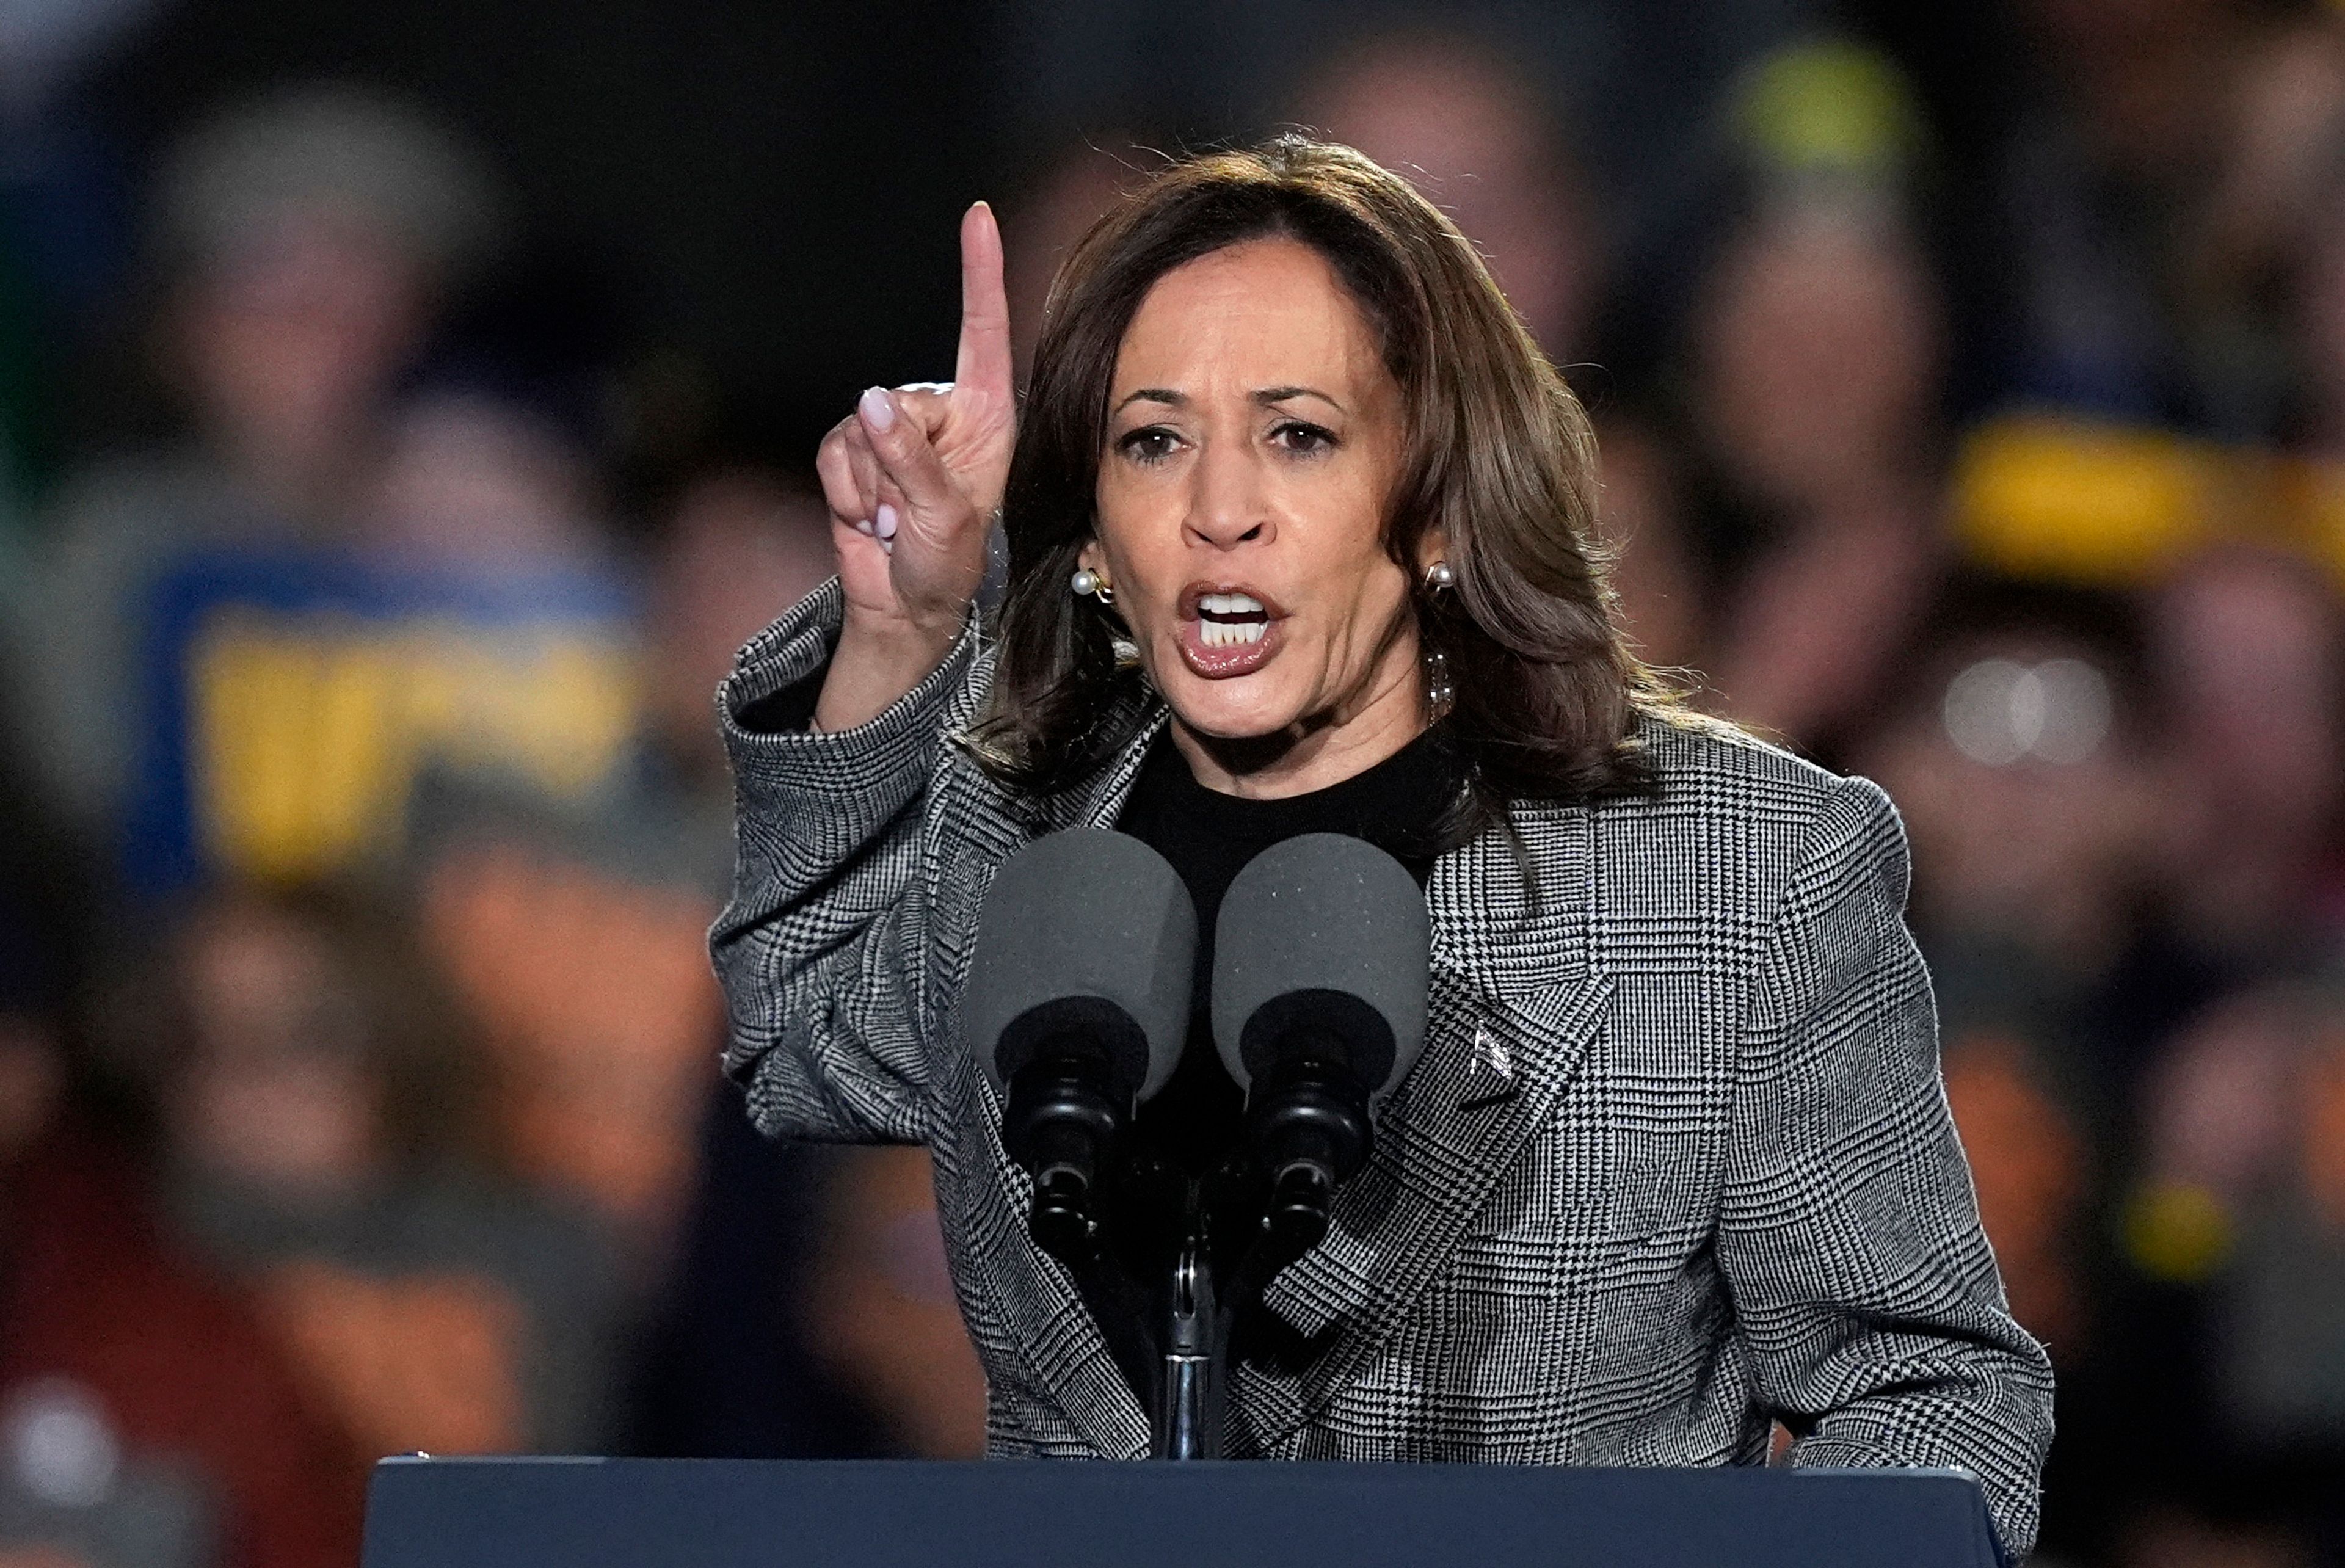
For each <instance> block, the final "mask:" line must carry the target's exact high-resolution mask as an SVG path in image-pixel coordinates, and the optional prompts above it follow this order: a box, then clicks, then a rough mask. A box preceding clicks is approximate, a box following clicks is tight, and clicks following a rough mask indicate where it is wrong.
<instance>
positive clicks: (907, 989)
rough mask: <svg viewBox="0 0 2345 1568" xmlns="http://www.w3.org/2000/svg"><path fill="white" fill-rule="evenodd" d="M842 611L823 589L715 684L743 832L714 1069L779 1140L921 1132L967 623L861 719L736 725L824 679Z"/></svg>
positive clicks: (967, 659)
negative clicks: (780, 726)
mask: <svg viewBox="0 0 2345 1568" xmlns="http://www.w3.org/2000/svg"><path fill="white" fill-rule="evenodd" d="M844 605H845V601H844V598H843V596H842V595H841V593H840V592H839V586H838V582H837V579H835V578H834V579H833V580H832V581H831V582H828V583H826V584H825V585H824V586H823V587H821V588H819V589H817V590H816V591H815V592H813V593H811V594H809V595H808V596H807V598H806V599H805V600H804V601H802V602H800V603H799V604H797V607H795V608H794V609H792V610H791V611H790V612H789V613H788V614H787V615H785V616H783V617H782V619H781V620H779V621H777V622H775V623H774V624H773V625H772V626H771V627H769V628H767V629H766V631H765V632H761V633H759V634H758V636H757V637H756V639H755V640H754V641H753V642H750V644H749V645H748V646H747V647H746V649H744V650H743V651H742V653H741V657H740V661H739V663H738V664H737V665H736V668H735V670H734V673H733V674H732V677H731V678H730V679H729V680H727V681H726V683H725V686H724V688H723V690H722V691H721V692H719V693H718V696H717V704H718V707H719V709H720V711H721V713H720V723H722V725H723V727H724V731H725V742H726V749H727V751H728V752H729V753H730V754H731V757H732V763H733V775H734V814H735V829H734V831H735V834H736V840H737V848H736V863H735V870H734V880H733V895H732V899H731V901H730V902H729V903H728V904H727V905H726V908H725V910H724V913H723V914H721V915H720V916H718V917H717V920H716V926H715V927H714V928H713V929H712V930H711V931H710V933H709V950H710V954H711V956H713V957H714V959H715V960H716V976H717V979H718V980H719V982H720V983H721V984H722V985H723V986H724V990H725V1001H726V1017H727V1019H728V1021H729V1025H730V1036H729V1038H728V1041H727V1044H726V1052H725V1066H726V1071H727V1072H728V1073H730V1074H731V1075H732V1076H733V1077H734V1078H735V1079H736V1080H737V1081H738V1082H740V1083H741V1085H742V1086H743V1087H745V1088H746V1090H747V1093H748V1100H749V1114H750V1117H751V1118H752V1119H753V1120H754V1121H755V1122H756V1124H757V1126H758V1127H759V1128H761V1129H763V1130H764V1131H765V1132H766V1133H767V1134H769V1135H771V1136H773V1137H777V1138H815V1139H823V1140H827V1141H834V1142H860V1143H918V1142H920V1141H923V1140H924V1139H925V1138H926V1137H927V1133H928V1118H929V1060H928V1057H927V1054H926V1050H925V1043H924V1041H923V1040H922V1038H921V1031H920V1025H919V1017H920V1012H919V985H920V976H921V974H922V971H923V965H922V955H923V953H924V951H925V948H926V944H927V890H926V888H925V886H924V885H923V882H922V880H921V878H920V875H919V865H920V856H921V832H920V827H921V819H922V814H923V810H924V808H925V806H926V804H927V802H928V799H929V787H930V780H931V777H932V775H933V774H935V772H936V769H937V765H938V754H939V749H940V748H941V746H942V744H943V736H944V733H945V731H946V729H947V727H948V726H949V724H950V723H954V722H956V721H957V720H958V718H959V716H960V714H961V713H962V712H963V710H964V709H965V707H966V703H965V699H966V697H967V696H968V694H969V690H970V688H971V681H972V675H973V673H975V671H976V668H977V646H978V633H977V622H976V619H975V616H974V614H973V613H972V616H971V619H970V622H969V627H968V629H966V630H965V631H964V632H963V633H962V636H961V640H960V642H959V643H958V644H956V645H955V647H954V649H953V651H952V652H951V653H949V655H947V657H946V659H945V661H944V663H941V664H940V665H939V666H938V667H937V669H936V670H935V671H934V672H932V673H930V674H929V676H928V678H927V679H926V680H924V681H922V682H921V683H920V684H919V686H917V687H915V688H914V689H913V690H912V691H911V692H910V693H907V694H906V695H905V696H904V697H902V698H900V699H899V700H898V701H897V703H895V704H894V705H893V706H891V707H889V708H888V710H887V711H886V712H884V713H880V714H879V715H878V717H877V718H874V719H872V720H871V721H870V722H869V723H864V724H860V725H858V726H857V727H856V728H854V729H851V730H842V731H839V732H837V733H811V732H809V731H806V730H770V731H769V730H760V729H756V728H752V727H748V726H746V725H745V724H744V723H743V714H744V713H746V712H748V711H749V710H751V709H752V707H753V705H754V704H756V703H761V702H763V701H764V700H765V699H766V698H769V697H772V696H774V695H775V694H776V693H781V692H785V691H787V689H789V688H790V687H792V686H794V685H797V684H798V683H801V682H806V681H809V680H812V679H814V678H816V677H817V676H818V675H819V673H821V671H822V669H823V667H824V666H825V664H826V663H827V662H828V660H829V657H830V650H831V648H832V646H833V645H834V644H835V643H836V642H837V637H838V629H839V622H840V618H841V615H842V613H843V611H844Z"/></svg>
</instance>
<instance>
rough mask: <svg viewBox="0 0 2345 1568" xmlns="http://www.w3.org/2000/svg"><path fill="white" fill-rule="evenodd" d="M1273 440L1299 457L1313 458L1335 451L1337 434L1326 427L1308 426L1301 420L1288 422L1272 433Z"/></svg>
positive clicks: (1284, 422) (1282, 423)
mask: <svg viewBox="0 0 2345 1568" xmlns="http://www.w3.org/2000/svg"><path fill="white" fill-rule="evenodd" d="M1270 439H1271V440H1272V441H1273V442H1274V444H1276V445H1278V446H1282V447H1284V448H1285V449H1286V450H1288V451H1291V452H1294V453H1295V454H1297V455H1298V456H1312V455H1315V454H1317V453H1319V452H1324V451H1333V450H1335V432H1334V431H1333V430H1327V429H1326V428H1325V427H1324V426H1320V425H1313V424H1306V423H1304V421H1303V420H1284V421H1283V422H1281V423H1280V425H1279V426H1278V428H1277V429H1276V430H1273V431H1271V432H1270Z"/></svg>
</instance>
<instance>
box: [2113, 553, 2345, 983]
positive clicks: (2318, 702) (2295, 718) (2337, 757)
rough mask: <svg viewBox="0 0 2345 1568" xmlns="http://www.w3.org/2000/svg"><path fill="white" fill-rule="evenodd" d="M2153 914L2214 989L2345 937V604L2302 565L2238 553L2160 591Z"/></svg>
mask: <svg viewBox="0 0 2345 1568" xmlns="http://www.w3.org/2000/svg"><path fill="white" fill-rule="evenodd" d="M2150 629H2151V642H2150V652H2151V657H2152V661H2153V666H2152V667H2153V673H2154V675H2155V677H2156V680H2157V689H2158V693H2159V718H2160V739H2161V749H2162V751H2163V754H2164V770H2163V777H2162V778H2161V781H2160V783H2161V789H2160V796H2161V800H2162V802H2163V804H2164V806H2165V811H2166V818H2167V820H2166V822H2165V824H2164V845H2163V853H2164V857H2165V866H2164V899H2165V904H2166V906H2167V911H2168V917H2169V924H2170V927H2171V931H2170V936H2171V939H2172V943H2173V946H2174V948H2175V954H2174V957H2175V958H2176V960H2177V961H2178V962H2179V963H2180V964H2182V965H2183V966H2186V967H2187V968H2188V970H2191V971H2194V972H2196V973H2197V974H2198V975H2199V976H2201V983H2202V984H2203V985H2204V986H2206V987H2207V990H2206V991H2203V992H2201V994H2200V996H2198V997H2184V998H2182V1000H2181V1001H2180V1002H2179V1003H2178V1007H2177V1012H2180V1011H2184V1010H2188V1008H2189V1007H2193V1006H2195V1005H2196V1003H2197V1002H2198V1001H2199V1000H2203V999H2204V997H2205V996H2207V995H2209V994H2211V992H2212V991H2213V990H2215V989H2218V988H2221V987H2223V986H2228V985H2235V984H2238V983H2240V982H2243V981H2246V980H2251V979H2255V978H2258V977H2260V976H2265V975H2269V974H2274V973H2279V974H2287V973H2291V972H2294V973H2302V972H2303V971H2304V970H2305V969H2306V968H2308V967H2309V966H2313V965H2316V964H2318V963H2319V962H2320V960H2321V959H2322V958H2323V957H2325V956H2328V955H2329V954H2330V953H2332V952H2333V951H2335V949H2336V946H2337V944H2338V943H2339V941H2340V936H2345V860H2340V847H2345V845H2340V830H2341V829H2345V604H2340V599H2339V596H2338V593H2337V591H2336V588H2335V586H2334V584H2333V583H2332V582H2331V581H2330V579H2329V578H2327V577H2326V576H2325V575H2323V574H2322V573H2321V572H2320V570H2319V569H2318V568H2316V567H2315V566H2313V565H2312V564H2311V563H2309V562H2307V561H2301V560H2299V559H2297V558H2295V557H2291V556H2286V555H2279V554H2274V553H2269V552H2265V551H2255V550H2249V549H2246V548H2220V549H2216V550H2212V551H2207V552H2205V553H2202V554H2200V555H2198V556H2197V557H2196V558H2194V559H2193V560H2191V561H2188V562H2187V563H2186V564H2185V565H2184V566H2183V567H2182V568H2181V569H2180V570H2179V571H2178V572H2177V573H2176V574H2175V575H2174V576H2173V578H2172V579H2171V580H2170V581H2169V582H2167V583H2166V584H2165V585H2164V586H2163V587H2162V588H2161V589H2160V590H2159V591H2158V592H2157V596H2156V597H2155V599H2154V600H2153V602H2152V605H2151V612H2150Z"/></svg>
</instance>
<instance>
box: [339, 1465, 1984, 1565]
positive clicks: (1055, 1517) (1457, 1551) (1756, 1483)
mask: <svg viewBox="0 0 2345 1568" xmlns="http://www.w3.org/2000/svg"><path fill="white" fill-rule="evenodd" d="M1995 1561H1996V1557H1995V1543H1994V1537H1993V1534H1992V1533H1991V1532H1990V1530H1989V1527H1988V1524H1987V1516H1986V1507H1985V1502H1983V1501H1982V1499H1981V1497H1980V1495H1979V1489H1978V1485H1977V1483H1976V1482H1974V1481H1973V1480H1972V1479H1971V1478H1970V1477H1968V1476H1966V1475H1964V1474H1962V1473H1960V1472H1954V1471H1942V1470H1939V1471H1933V1470H1880V1471H1858V1470H1802V1471H1784V1470H1626V1469H1620V1470H1609V1469H1608V1470H1559V1469H1546V1468H1538V1467H1532V1466H1516V1465H1446V1464H1426V1465H1412V1464H1265V1463H1247V1462H1220V1463H1194V1464H1161V1463H1160V1464H1108V1463H1093V1464H1081V1463H1051V1462H1041V1461H990V1462H969V1463H911V1462H782V1461H769V1462H759V1461H745V1460H604V1459H425V1458H421V1457H420V1456H419V1457H416V1458H410V1459H388V1460H385V1461H383V1462H382V1463H381V1464H380V1465H378V1466H377V1467H376V1468H375V1472H374V1482H373V1485H372V1487H371V1492H370V1494H369V1501H368V1507H367V1522H366V1551H365V1555H364V1559H363V1568H687V1565H688V1568H753V1565H754V1568H849V1565H853V1568H880V1565H887V1568H895V1565H899V1564H900V1565H902V1568H947V1565H949V1568H990V1565H993V1564H1002V1565H1004V1568H1008V1565H1011V1564H1015V1565H1017V1568H1199V1565H1201V1564H1227V1565H1231V1568H1235V1565H1237V1564H1244V1565H1245V1568H1337V1565H1339V1564H1340V1565H1341V1568H1427V1565H1429V1564H1436V1563H1468V1564H1472V1565H1473V1568H1513V1565H1516V1564H1521V1565H1523V1568H1530V1565H1531V1564H1537V1565H1538V1568H1579V1565H1585V1568H1599V1565H1600V1568H1692V1565H1695V1564H1699V1565H1700V1568H1722V1565H1727V1564H1732V1565H1734V1568H1995Z"/></svg>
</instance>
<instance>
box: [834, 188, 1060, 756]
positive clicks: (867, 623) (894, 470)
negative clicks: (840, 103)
mask: <svg viewBox="0 0 2345 1568" xmlns="http://www.w3.org/2000/svg"><path fill="white" fill-rule="evenodd" d="M1010 374H1011V373H1010V304H1009V300H1008V298H1007V297H1006V296H1005V295H1004V293H1003V291H1002V283H1001V232H1000V228H997V227H996V225H995V223H994V221H993V212H992V209H991V208H990V207H987V206H986V205H985V204H984V203H983V202H980V203H978V204H977V205H976V206H974V207H970V208H969V211H968V213H967V214H966V215H965V216H964V217H962V218H961V224H960V349H959V354H958V355H957V357H956V364H955V367H954V379H953V380H952V381H951V382H950V383H949V384H947V385H942V386H939V385H928V386H917V387H899V388H898V389H895V390H893V391H889V390H888V389H884V388H880V387H874V388H872V389H870V390H869V391H867V392H865V393H864V394H863V396H862V397H861V398H860V399H858V400H857V402H856V407H855V412H854V413H853V414H851V415H849V416H848V418H846V419H844V420H840V421H839V422H838V424H837V426H836V427H834V428H833V429H832V430H831V431H830V433H829V434H828V435H827V436H826V437H824V438H823V443H822V450H821V451H820V453H819V454H818V455H817V458H816V460H815V468H816V471H817V473H818V474H820V476H821V478H822V491H823V499H824V500H825V501H826V502H827V504H828V506H829V508H830V521H831V539H832V542H833V544H834V546H835V548H836V549H837V554H838V575H839V580H840V584H841V586H842V587H843V588H844V589H845V590H846V592H847V618H846V624H845V625H844V627H843V628H842V629H841V632H840V637H839V644H838V649H837V653H836V654H835V655H834V657H833V659H832V661H831V673H830V675H829V677H828V678H827V680H826V682H825V683H824V686H823V692H822V699H821V702H820V703H818V704H817V707H816V710H815V723H816V726H817V728H818V729H824V730H835V729H844V728H847V727H848V726H850V725H853V724H858V723H863V722H864V721H865V720H867V719H869V718H872V717H874V716H875V715H877V714H878V713H880V712H881V711H882V710H883V709H885V708H886V707H887V706H888V704H889V703H893V702H894V701H895V700H896V699H897V698H898V697H900V696H902V695H903V694H904V693H906V692H909V691H910V690H911V689H912V687H914V686H915V685H918V684H919V682H920V680H921V679H922V678H923V677H924V676H926V675H927V674H928V673H929V671H931V670H933V669H935V668H936V666H937V664H938V663H939V661H940V660H941V659H942V658H943V657H944V655H945V653H946V652H948V651H949V649H950V648H951V646H952V643H953V641H954V639H955V638H956V637H958V636H959V632H960V627H961V622H962V618H963V617H964V615H965V614H966V613H967V612H968V609H969V601H970V599H972V598H973V597H974V596H975V595H976V592H977V585H978V583H979V582H980V580H981V579H982V578H983V577H984V575H985V540H986V533H987V531H988V530H989V529H990V528H991V526H992V522H993V516H994V512H995V511H996V509H998V508H999V507H1000V504H1001V491H1002V486H1003V484H1004V483H1005V482H1006V481H1007V480H1008V478H1009V473H1010V446H1011V444H1012V442H1013V440H1014V439H1015V437H1016V432H1017V410H1016V402H1015V394H1014V392H1013V390H1012V388H1011V382H1010Z"/></svg>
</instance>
